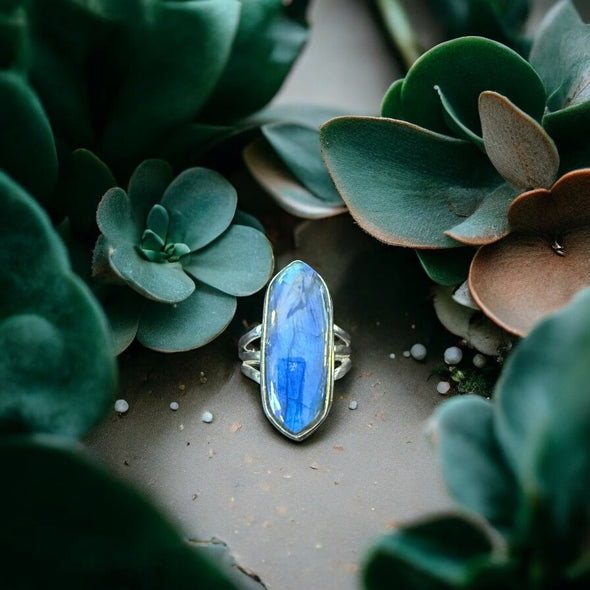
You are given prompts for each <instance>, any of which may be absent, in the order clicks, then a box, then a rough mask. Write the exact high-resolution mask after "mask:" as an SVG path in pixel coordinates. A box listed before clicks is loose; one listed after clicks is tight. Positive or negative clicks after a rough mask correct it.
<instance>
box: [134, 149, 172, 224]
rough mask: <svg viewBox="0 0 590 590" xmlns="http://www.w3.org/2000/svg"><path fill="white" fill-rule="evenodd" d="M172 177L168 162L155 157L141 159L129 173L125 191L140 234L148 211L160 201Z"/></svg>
mask: <svg viewBox="0 0 590 590" xmlns="http://www.w3.org/2000/svg"><path fill="white" fill-rule="evenodd" d="M173 177H174V175H173V173H172V167H171V166H170V164H168V162H165V161H164V160H155V159H152V160H145V161H143V162H142V163H141V164H140V165H139V166H138V167H137V168H136V169H135V170H134V172H133V174H132V175H131V178H130V179H129V185H128V187H127V193H128V195H129V200H130V202H131V210H132V213H133V219H134V220H135V224H136V226H137V231H138V232H139V234H140V235H141V233H142V232H143V230H144V229H145V227H146V224H147V218H148V215H149V212H150V211H151V209H152V207H153V206H154V205H156V204H157V203H158V202H159V201H160V199H161V198H162V196H163V195H164V192H165V190H166V188H167V187H168V185H169V184H170V183H171V182H172V179H173Z"/></svg>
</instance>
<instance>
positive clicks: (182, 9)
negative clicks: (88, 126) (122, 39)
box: [103, 0, 240, 163]
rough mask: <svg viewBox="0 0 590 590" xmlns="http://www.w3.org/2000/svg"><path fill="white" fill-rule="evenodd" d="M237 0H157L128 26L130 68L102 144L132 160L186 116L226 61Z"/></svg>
mask: <svg viewBox="0 0 590 590" xmlns="http://www.w3.org/2000/svg"><path fill="white" fill-rule="evenodd" d="M239 10H240V3H239V2H237V1H236V0H201V1H199V2H160V3H157V4H155V5H154V6H153V7H151V8H150V11H149V15H146V17H145V21H144V22H143V23H142V25H143V26H140V27H136V28H134V29H133V30H132V31H131V34H130V36H129V39H128V43H129V44H130V55H129V58H128V62H127V63H128V71H127V72H128V73H127V76H126V77H125V78H124V80H123V81H122V84H121V87H120V90H119V92H118V96H117V98H116V101H115V102H114V104H113V108H112V116H111V118H110V121H109V122H108V124H107V126H106V129H105V133H104V138H103V150H104V152H105V153H107V154H109V157H111V158H114V159H115V160H117V161H121V162H124V163H125V162H130V161H133V160H135V159H136V158H137V156H138V155H143V154H146V153H147V151H148V149H149V148H150V147H151V146H153V145H154V143H155V142H156V141H157V140H158V139H159V137H160V136H161V135H162V134H164V133H165V132H167V131H169V130H171V129H173V128H174V127H175V126H177V125H180V124H182V123H187V122H188V121H190V120H191V119H192V118H193V117H194V116H195V115H196V114H197V112H198V111H199V109H200V108H201V107H202V106H203V105H204V104H205V102H206V101H207V99H208V98H209V96H210V94H211V92H212V91H213V89H214V88H215V86H216V84H217V81H218V80H219V78H220V76H221V74H222V72H223V70H224V68H225V67H226V64H227V61H228V58H229V55H230V51H231V47H232V43H233V40H234V36H235V34H236V29H237V26H238V18H239Z"/></svg>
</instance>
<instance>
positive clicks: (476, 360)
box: [473, 352, 488, 369]
mask: <svg viewBox="0 0 590 590" xmlns="http://www.w3.org/2000/svg"><path fill="white" fill-rule="evenodd" d="M487 364H488V359H487V358H486V357H485V356H484V355H483V354H481V353H479V352H478V353H477V354H476V355H475V356H474V357H473V365H474V366H475V367H477V368H478V369H481V368H483V367H485V366H486V365H487Z"/></svg>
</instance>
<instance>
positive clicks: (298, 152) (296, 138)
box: [261, 123, 342, 205]
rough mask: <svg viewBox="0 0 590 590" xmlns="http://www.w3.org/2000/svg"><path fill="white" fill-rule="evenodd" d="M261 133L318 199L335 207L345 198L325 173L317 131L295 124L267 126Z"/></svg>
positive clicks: (326, 172)
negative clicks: (342, 197)
mask: <svg viewBox="0 0 590 590" xmlns="http://www.w3.org/2000/svg"><path fill="white" fill-rule="evenodd" d="M261 130H262V133H263V135H264V137H265V138H266V140H267V141H268V142H269V143H270V145H271V146H272V148H273V150H274V151H275V153H276V154H277V155H278V156H279V158H280V159H281V161H282V162H283V163H284V164H285V166H287V168H288V169H289V170H290V171H291V172H292V173H293V175H294V176H295V177H296V178H297V179H298V180H299V181H300V182H301V183H302V184H303V186H304V187H305V188H306V189H308V190H309V191H310V192H311V193H312V194H313V195H314V196H315V197H317V198H318V199H320V200H322V201H325V202H326V203H330V204H334V205H342V199H341V197H340V195H339V194H338V191H337V190H336V189H335V187H334V183H333V182H332V179H331V178H330V175H329V174H328V171H327V170H326V166H325V164H324V161H323V160H322V154H321V151H320V134H319V132H318V130H317V129H315V128H312V127H306V126H304V125H297V124H294V123H273V124H271V125H264V126H263V127H262V129H261Z"/></svg>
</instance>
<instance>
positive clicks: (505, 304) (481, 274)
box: [469, 226, 590, 336]
mask: <svg viewBox="0 0 590 590" xmlns="http://www.w3.org/2000/svg"><path fill="white" fill-rule="evenodd" d="M559 244H560V246H561V247H562V252H561V253H559V252H557V251H556V249H555V247H554V243H553V242H552V239H551V238H549V237H548V236H544V235H540V234H539V235H537V234H531V233H514V234H510V235H509V236H507V237H506V238H504V239H503V240H500V241H499V242H496V243H494V244H490V245H488V246H483V247H482V248H480V249H479V251H478V252H477V254H476V255H475V257H474V259H473V262H472V264H471V270H470V273H469V288H470V290H471V294H472V295H473V298H474V299H475V301H476V302H477V304H478V305H479V306H480V307H481V309H482V310H483V311H484V313H485V314H486V315H487V316H488V317H490V318H491V319H492V320H493V321H494V322H496V323H497V324H498V325H500V326H501V327H503V328H504V329H505V330H507V331H508V332H511V333H512V334H516V335H517V336H525V335H526V334H527V333H528V332H529V331H530V330H531V328H532V327H533V326H534V325H535V324H536V323H537V322H538V321H539V320H541V319H542V318H544V317H545V316H546V315H548V314H550V313H552V312H554V311H556V310H558V309H559V308H561V307H562V306H563V305H565V304H566V303H568V302H569V301H570V299H571V298H572V297H573V296H574V295H575V294H576V293H577V292H578V291H579V290H581V289H583V288H584V287H587V286H588V285H590V256H588V252H590V226H585V227H579V228H577V229H573V230H569V231H567V232H565V233H564V234H563V235H562V236H561V237H560V242H559Z"/></svg>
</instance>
